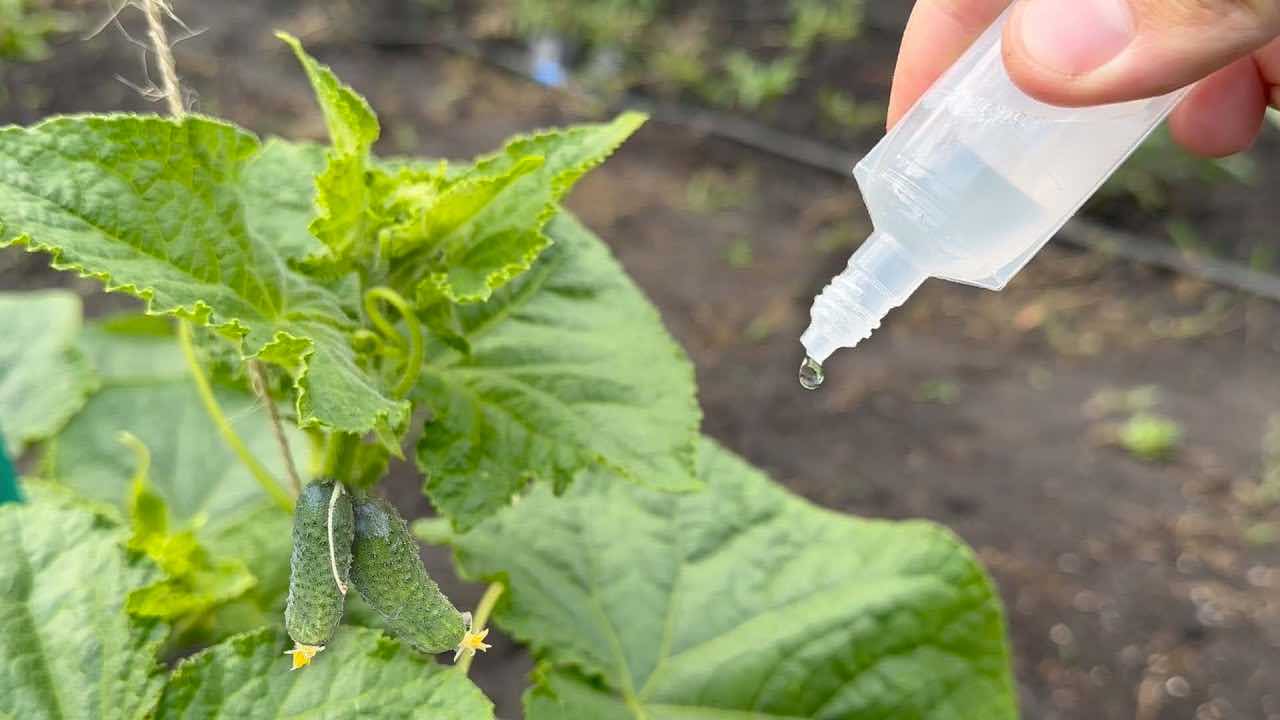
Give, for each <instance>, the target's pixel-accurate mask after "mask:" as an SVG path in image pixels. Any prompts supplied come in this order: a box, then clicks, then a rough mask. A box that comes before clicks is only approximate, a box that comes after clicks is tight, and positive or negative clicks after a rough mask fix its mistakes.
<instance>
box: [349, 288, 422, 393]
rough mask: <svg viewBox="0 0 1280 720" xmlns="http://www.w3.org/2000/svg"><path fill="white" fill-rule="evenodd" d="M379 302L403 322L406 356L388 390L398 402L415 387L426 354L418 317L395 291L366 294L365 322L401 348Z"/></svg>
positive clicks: (399, 337)
mask: <svg viewBox="0 0 1280 720" xmlns="http://www.w3.org/2000/svg"><path fill="white" fill-rule="evenodd" d="M379 301H382V302H385V303H387V304H388V305H390V306H392V307H394V308H395V309H396V312H398V313H400V318H401V319H402V320H404V325H405V327H406V328H407V329H408V331H409V356H408V358H406V360H405V364H404V370H402V371H401V374H400V381H399V382H397V383H396V385H395V387H394V388H392V389H391V392H392V394H394V395H395V396H396V397H398V398H402V397H405V396H406V395H408V394H409V392H410V391H411V390H413V386H414V385H416V384H417V383H418V376H419V375H421V374H422V361H423V359H425V358H426V354H427V350H426V344H425V343H424V342H423V339H422V323H421V322H419V321H418V316H417V315H415V314H414V313H413V308H412V307H410V306H409V303H408V301H406V300H405V299H404V297H403V296H401V295H400V293H398V292H396V291H395V290H392V289H391V288H389V287H381V286H380V287H375V288H369V289H368V290H366V291H365V293H364V311H365V314H366V315H368V316H369V322H371V323H373V325H374V327H376V328H378V330H379V331H380V332H381V333H382V334H383V335H384V336H386V338H387V339H388V340H390V341H392V342H395V343H396V344H397V345H403V344H404V338H403V337H401V335H400V332H399V331H398V330H396V327H395V325H393V324H392V323H391V321H390V320H387V317H386V316H385V315H383V314H382V308H381V307H379V306H378V302H379Z"/></svg>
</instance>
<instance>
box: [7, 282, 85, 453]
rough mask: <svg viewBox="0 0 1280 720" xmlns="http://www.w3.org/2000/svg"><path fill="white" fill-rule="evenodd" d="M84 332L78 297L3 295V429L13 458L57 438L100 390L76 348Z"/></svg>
mask: <svg viewBox="0 0 1280 720" xmlns="http://www.w3.org/2000/svg"><path fill="white" fill-rule="evenodd" d="M79 331H80V298H78V297H76V295H74V294H73V293H69V292H64V291H61V290H49V291H44V292H29V293H0V337H3V338H4V339H5V342H4V343H0V430H2V431H3V432H4V438H5V440H6V443H7V445H8V451H9V452H10V453H11V454H13V455H18V454H19V453H21V452H22V448H23V447H24V446H25V445H27V444H28V443H32V442H36V441H38V440H44V439H45V438H48V437H50V436H51V435H53V434H54V433H56V432H57V431H58V429H59V428H61V427H62V426H63V425H64V424H66V422H67V420H69V419H70V418H71V416H72V415H74V414H75V413H76V411H77V410H79V409H80V408H81V407H83V406H84V403H85V400H86V399H87V398H88V397H89V394H90V393H92V392H93V391H94V389H96V388H97V384H98V383H97V378H96V376H95V375H94V373H93V369H92V368H91V367H90V366H89V364H88V363H87V362H85V359H84V356H83V355H82V354H81V353H80V351H79V350H77V349H76V348H75V347H74V341H75V337H76V333H78V332H79ZM0 450H2V449H0Z"/></svg>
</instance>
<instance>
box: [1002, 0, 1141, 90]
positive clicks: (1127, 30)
mask: <svg viewBox="0 0 1280 720" xmlns="http://www.w3.org/2000/svg"><path fill="white" fill-rule="evenodd" d="M1018 32H1019V34H1020V36H1021V40H1022V45H1023V47H1024V48H1025V49H1026V51H1027V54H1029V55H1030V56H1031V60H1032V61H1034V62H1036V63H1038V64H1040V65H1042V66H1044V67H1045V68H1047V69H1049V70H1052V71H1054V72H1059V73H1062V74H1064V75H1084V74H1087V73H1089V72H1092V71H1094V70H1097V69H1098V68H1100V67H1102V66H1103V65H1105V64H1107V62H1108V61H1109V60H1111V59H1112V58H1114V57H1115V56H1117V55H1119V54H1120V51H1122V50H1124V49H1125V48H1126V47H1127V46H1128V45H1129V43H1130V42H1132V41H1133V35H1134V25H1133V12H1132V11H1131V10H1130V9H1129V0H1029V1H1028V2H1027V3H1026V6H1025V7H1024V8H1023V10H1022V16H1021V18H1020V19H1019V28H1018Z"/></svg>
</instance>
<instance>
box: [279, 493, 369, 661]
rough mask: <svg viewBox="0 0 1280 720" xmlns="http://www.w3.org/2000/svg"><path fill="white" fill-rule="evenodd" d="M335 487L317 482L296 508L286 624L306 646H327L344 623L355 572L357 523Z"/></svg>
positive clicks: (345, 497) (348, 499)
mask: <svg viewBox="0 0 1280 720" xmlns="http://www.w3.org/2000/svg"><path fill="white" fill-rule="evenodd" d="M333 493H334V483H331V482H313V483H311V484H309V485H307V486H306V487H305V488H303V490H302V494H300V495H299V496H298V501H297V504H296V505H295V506H294V510H293V555H292V556H291V557H290V559H289V599H288V601H287V602H286V603H285V608H284V625H285V629H286V630H288V631H289V637H291V638H293V640H294V642H296V643H299V644H301V645H314V646H320V645H326V644H328V642H329V641H330V640H331V639H332V638H333V633H334V631H336V630H337V629H338V623H339V622H340V621H341V620H342V610H343V600H344V594H343V589H341V588H339V586H338V582H337V580H336V579H335V578H334V576H333V567H334V565H335V564H336V565H337V568H338V575H339V576H340V577H341V578H342V582H343V583H344V584H346V583H347V582H348V578H349V576H350V571H351V542H352V538H353V537H354V535H355V520H354V517H353V515H352V509H351V496H350V495H349V494H347V493H346V492H341V491H339V494H338V496H337V497H336V498H335V497H334V495H333ZM331 501H332V503H333V558H332V560H333V562H332V563H331V561H330V557H329V505H330V502H331Z"/></svg>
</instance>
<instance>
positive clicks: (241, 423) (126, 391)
mask: <svg viewBox="0 0 1280 720" xmlns="http://www.w3.org/2000/svg"><path fill="white" fill-rule="evenodd" d="M81 347H83V348H84V349H85V352H86V353H87V354H88V355H89V358H90V360H91V361H92V362H93V364H94V365H95V366H96V367H98V368H99V372H100V374H101V376H102V389H101V390H100V391H99V392H98V393H97V394H95V395H94V396H93V397H92V398H91V399H90V400H89V402H88V404H86V405H85V408H84V410H83V411H81V412H80V413H79V414H77V415H76V417H75V418H73V419H72V420H71V422H70V423H68V424H67V426H66V427H65V428H63V430H62V432H61V433H59V434H58V435H57V437H55V438H54V439H53V440H52V441H51V442H50V443H49V448H48V450H47V452H46V455H45V458H44V464H43V467H42V472H43V475H45V476H46V477H48V478H49V479H53V480H58V481H60V482H63V483H66V484H67V485H69V486H71V487H74V488H75V489H76V490H78V491H79V492H80V493H82V494H83V495H85V496H86V497H89V498H93V499H96V500H101V501H105V502H110V503H113V504H115V505H117V506H119V507H121V508H124V507H126V506H127V504H128V500H129V495H130V492H131V489H132V478H133V474H134V471H135V469H136V461H135V458H134V456H133V454H132V452H130V450H129V449H128V448H126V447H125V446H124V445H122V444H121V443H120V433H121V432H122V431H123V432H129V433H131V434H133V435H134V436H136V437H137V438H138V439H139V440H141V441H142V443H143V445H145V446H146V447H147V449H148V451H149V452H150V455H151V472H150V476H151V484H152V486H153V487H154V489H155V491H156V493H157V494H158V495H160V497H161V498H163V500H164V502H165V504H166V505H167V506H168V508H169V510H170V511H171V512H172V513H173V515H174V519H175V520H176V521H177V523H178V524H179V525H180V526H182V527H191V526H192V525H195V526H198V527H199V528H200V530H201V537H202V539H205V538H211V537H214V536H216V535H217V534H218V533H220V532H221V531H222V529H223V528H224V527H225V526H226V525H228V524H233V523H236V522H238V521H239V519H240V516H241V515H242V514H243V513H245V512H247V511H249V510H251V509H253V508H255V507H258V506H259V505H260V504H261V503H262V502H263V501H265V500H266V497H267V496H266V494H265V493H264V492H263V490H262V488H261V487H260V486H259V485H258V484H257V482H256V481H255V480H254V479H253V476H252V475H250V474H249V471H248V470H246V469H245V468H244V466H243V465H242V464H241V463H240V461H239V460H238V459H237V458H236V456H235V455H234V454H232V453H231V451H230V450H228V449H227V446H226V443H225V442H224V441H223V439H222V436H221V435H219V434H218V430H217V428H216V427H215V426H214V424H213V422H212V421H211V420H209V417H208V414H207V413H206V412H205V409H204V406H203V405H201V403H200V397H199V395H198V394H197V392H196V389H195V385H194V384H193V383H192V381H191V378H190V376H189V375H188V373H187V369H186V366H185V364H184V362H183V360H182V358H181V353H180V352H179V350H178V348H177V345H176V340H175V339H174V336H173V335H171V334H168V332H167V329H166V328H163V327H157V326H156V325H155V324H154V323H144V322H139V321H138V319H136V318H128V319H115V320H112V321H108V322H106V323H103V324H95V325H91V326H89V327H88V328H86V329H85V332H84V336H83V338H82V340H81ZM214 392H215V395H216V396H217V398H218V401H219V403H220V404H221V405H222V408H223V410H224V411H225V412H226V414H227V416H228V419H229V420H230V421H231V425H232V427H234V428H235V430H236V431H237V433H238V434H239V435H240V437H242V438H244V440H245V443H246V444H247V445H248V447H249V449H250V450H251V451H252V452H253V453H254V455H255V456H256V457H257V458H258V459H259V460H260V461H261V462H262V463H263V464H264V465H265V466H266V467H267V469H268V470H270V471H271V472H272V473H273V474H274V475H275V477H277V478H280V479H281V480H283V478H284V477H285V473H284V461H283V458H281V457H280V449H279V447H278V446H277V445H276V443H275V440H274V437H273V435H272V434H271V430H270V420H269V418H268V416H267V413H266V411H265V410H262V409H261V408H260V407H259V406H258V404H257V399H256V398H255V397H254V396H253V395H252V394H250V393H249V392H247V391H245V390H241V389H239V388H233V387H224V386H215V388H214ZM286 436H287V438H288V439H289V443H290V447H291V448H292V449H293V451H294V454H295V456H296V457H297V458H298V460H299V461H298V462H297V463H296V464H297V465H298V467H299V468H300V469H301V470H304V471H305V470H306V468H308V467H309V465H310V463H309V462H307V461H306V460H307V450H308V449H309V447H310V444H309V442H308V440H307V438H306V436H305V435H303V434H302V433H301V432H298V431H297V430H295V429H293V428H286Z"/></svg>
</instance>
